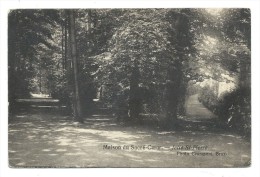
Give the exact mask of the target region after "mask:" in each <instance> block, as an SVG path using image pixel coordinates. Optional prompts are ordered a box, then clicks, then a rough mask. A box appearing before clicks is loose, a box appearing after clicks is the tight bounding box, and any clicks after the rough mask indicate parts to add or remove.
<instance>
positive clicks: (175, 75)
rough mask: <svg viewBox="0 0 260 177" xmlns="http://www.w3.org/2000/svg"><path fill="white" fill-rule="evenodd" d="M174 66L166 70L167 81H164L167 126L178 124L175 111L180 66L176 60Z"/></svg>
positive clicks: (177, 103) (178, 97)
mask: <svg viewBox="0 0 260 177" xmlns="http://www.w3.org/2000/svg"><path fill="white" fill-rule="evenodd" d="M176 63H177V64H175V67H171V68H170V69H169V70H168V81H167V83H166V94H165V97H166V119H167V128H176V127H177V126H178V121H177V113H178V105H179V99H180V84H181V68H180V67H181V66H180V64H179V62H176Z"/></svg>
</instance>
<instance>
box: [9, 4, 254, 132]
mask: <svg viewBox="0 0 260 177" xmlns="http://www.w3.org/2000/svg"><path fill="white" fill-rule="evenodd" d="M8 23H9V24H8V33H9V34H8V67H9V79H8V80H9V105H10V109H11V108H12V105H14V103H15V100H16V99H17V98H21V97H28V96H29V94H30V92H32V91H35V90H38V91H42V90H44V89H45V90H46V92H47V93H49V94H50V95H51V96H52V97H54V98H58V99H59V100H60V101H61V102H63V103H64V104H66V105H67V107H68V108H71V110H70V111H69V112H70V113H73V115H74V117H75V120H77V121H80V122H82V121H83V115H84V114H87V113H90V112H91V110H92V108H93V107H94V104H93V98H95V97H96V93H97V90H98V89H99V90H100V94H102V97H100V99H101V98H102V103H103V104H105V103H106V104H107V105H109V106H113V107H116V108H117V110H118V111H117V112H118V116H122V117H125V118H128V119H129V120H130V121H132V122H138V121H140V120H141V117H142V114H144V113H149V114H156V115H162V116H163V117H164V118H165V120H166V122H167V126H170V127H171V128H172V127H175V126H177V125H178V119H177V118H178V115H182V114H185V100H186V96H187V88H188V86H189V85H190V84H191V83H198V82H202V81H204V80H205V79H209V78H213V79H215V80H218V81H223V80H224V81H225V82H229V81H228V80H227V79H225V78H224V77H223V75H221V74H222V73H221V70H225V72H226V73H227V75H229V76H231V77H232V76H234V75H237V76H239V78H240V80H239V83H243V82H244V80H245V78H244V79H242V78H243V73H246V72H247V71H243V72H241V70H242V69H241V68H243V67H245V66H246V65H248V63H249V64H250V51H251V44H250V43H251V41H250V39H251V36H250V35H251V29H250V28H251V21H250V10H249V9H223V10H222V11H221V14H220V15H212V14H211V13H210V11H208V10H207V9H77V10H76V9H74V10H71V9H66V10H54V9H49V10H45V9H44V10H43V9H36V10H32V9H30V10H26V9H25V10H20V9H17V10H12V11H11V12H10V13H9V19H8ZM209 37H211V38H214V39H217V41H218V43H219V44H218V45H217V46H215V47H213V48H210V46H205V45H204V46H203V44H204V43H205V41H207V39H208V40H209ZM208 68H210V71H211V72H210V73H207V72H205V71H206V70H207V69H208ZM246 79H247V78H246ZM238 85H239V84H238ZM238 87H245V84H244V85H243V84H242V85H241V84H240V85H239V86H238ZM43 88H44V89H43Z"/></svg>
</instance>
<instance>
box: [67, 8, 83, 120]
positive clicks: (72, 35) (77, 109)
mask: <svg viewBox="0 0 260 177" xmlns="http://www.w3.org/2000/svg"><path fill="white" fill-rule="evenodd" d="M74 15H75V14H74V11H73V10H69V11H68V16H69V26H70V43H71V44H70V46H71V56H72V63H73V74H74V85H75V88H74V89H75V90H74V102H73V108H74V110H73V111H74V116H75V118H76V120H78V121H79V122H82V121H83V120H82V117H81V116H82V115H81V104H80V93H79V78H78V61H77V50H76V49H77V48H76V32H75V16H74Z"/></svg>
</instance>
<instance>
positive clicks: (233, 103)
mask: <svg viewBox="0 0 260 177" xmlns="http://www.w3.org/2000/svg"><path fill="white" fill-rule="evenodd" d="M199 101H200V102H201V103H202V104H203V105H205V106H206V107H207V108H208V109H209V110H211V111H212V112H213V113H214V114H216V115H217V116H218V117H219V119H220V120H221V121H222V122H224V123H226V124H227V125H228V126H229V127H230V128H231V129H234V130H237V131H239V132H240V133H242V134H243V135H246V136H250V132H251V90H250V88H237V89H235V90H233V91H232V92H226V93H224V94H223V95H221V96H220V97H219V98H218V97H217V96H216V94H215V93H214V92H213V91H212V89H210V87H204V88H203V89H202V91H201V93H200V95H199Z"/></svg>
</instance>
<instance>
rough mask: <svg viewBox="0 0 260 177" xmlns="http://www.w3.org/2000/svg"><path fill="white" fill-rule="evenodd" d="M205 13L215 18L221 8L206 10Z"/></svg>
mask: <svg viewBox="0 0 260 177" xmlns="http://www.w3.org/2000/svg"><path fill="white" fill-rule="evenodd" d="M206 11H207V12H208V13H210V14H211V15H214V16H217V15H220V14H221V12H222V11H223V9H222V8H210V9H206Z"/></svg>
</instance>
